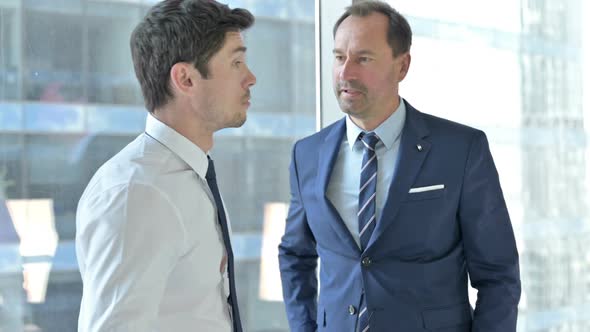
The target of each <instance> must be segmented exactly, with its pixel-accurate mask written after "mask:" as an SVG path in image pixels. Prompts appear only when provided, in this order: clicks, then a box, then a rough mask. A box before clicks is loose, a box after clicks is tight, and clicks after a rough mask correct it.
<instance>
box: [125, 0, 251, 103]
mask: <svg viewBox="0 0 590 332" xmlns="http://www.w3.org/2000/svg"><path fill="white" fill-rule="evenodd" d="M252 24H254V16H252V14H251V13H250V12H249V11H247V10H246V9H241V8H236V9H230V8H229V7H228V6H227V5H223V4H220V3H218V2H216V1H213V0H165V1H162V2H160V3H158V4H156V5H155V6H153V7H152V8H151V9H150V10H149V11H148V13H147V14H146V16H145V17H144V18H143V20H142V21H141V22H140V23H139V24H138V25H137V27H136V28H135V30H133V33H132V34H131V40H130V46H131V56H132V58H133V66H134V68H135V75H136V76H137V79H138V80H139V84H140V85H141V91H142V93H143V97H144V99H145V105H146V108H147V109H148V111H150V112H153V111H154V110H155V109H156V108H158V107H161V106H164V105H165V104H166V103H167V102H168V100H169V99H170V98H171V97H172V92H171V89H170V79H169V75H170V69H171V68H172V66H173V65H174V64H176V63H178V62H188V63H192V64H193V65H194V66H195V68H197V70H198V71H199V72H200V73H201V75H202V76H203V77H204V78H207V77H208V75H209V68H208V64H209V60H210V59H211V57H212V56H213V55H214V54H215V53H217V52H218V51H219V50H220V49H221V48H222V47H223V43H224V41H225V35H226V33H227V32H230V31H243V30H245V29H247V28H249V27H250V26H252Z"/></svg>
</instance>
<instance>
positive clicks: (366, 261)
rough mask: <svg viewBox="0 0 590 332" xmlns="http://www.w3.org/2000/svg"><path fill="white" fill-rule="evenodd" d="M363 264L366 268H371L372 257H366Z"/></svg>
mask: <svg viewBox="0 0 590 332" xmlns="http://www.w3.org/2000/svg"><path fill="white" fill-rule="evenodd" d="M361 263H362V264H363V266H364V267H369V266H370V265H371V263H372V261H371V257H368V256H367V257H365V258H363V260H362V261H361Z"/></svg>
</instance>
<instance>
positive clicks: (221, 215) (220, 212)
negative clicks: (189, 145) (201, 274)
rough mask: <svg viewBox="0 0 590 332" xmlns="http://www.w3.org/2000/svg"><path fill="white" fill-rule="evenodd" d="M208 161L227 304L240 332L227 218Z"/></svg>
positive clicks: (232, 255)
mask: <svg viewBox="0 0 590 332" xmlns="http://www.w3.org/2000/svg"><path fill="white" fill-rule="evenodd" d="M207 159H209V167H208V168H207V174H206V175H205V179H207V184H208V185H209V189H211V193H212V194H213V199H215V205H216V206H217V221H218V222H219V225H220V226H221V232H222V235H223V244H224V245H225V251H226V253H227V274H228V279H229V298H228V299H227V300H228V303H229V305H230V306H231V313H232V322H233V331H234V332H242V323H241V321H240V312H239V311H238V299H237V296H236V282H235V274H234V254H233V252H232V248H231V242H230V239H229V229H228V227H227V218H226V216H225V210H224V208H223V202H222V201H221V195H220V194H219V188H218V187H217V178H216V176H215V166H214V165H213V159H211V158H210V157H209V156H207Z"/></svg>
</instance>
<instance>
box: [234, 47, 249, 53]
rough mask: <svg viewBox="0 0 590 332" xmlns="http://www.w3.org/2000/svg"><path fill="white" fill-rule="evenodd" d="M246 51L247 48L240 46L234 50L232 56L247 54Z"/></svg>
mask: <svg viewBox="0 0 590 332" xmlns="http://www.w3.org/2000/svg"><path fill="white" fill-rule="evenodd" d="M246 50H247V48H246V46H238V47H236V48H234V50H233V51H232V54H233V53H240V52H243V53H246Z"/></svg>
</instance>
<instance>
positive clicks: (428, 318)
mask: <svg viewBox="0 0 590 332" xmlns="http://www.w3.org/2000/svg"><path fill="white" fill-rule="evenodd" d="M406 105H407V114H406V123H405V124H404V129H403V132H402V139H401V146H400V157H399V164H398V169H397V173H396V175H395V177H394V179H393V182H392V183H391V185H390V188H389V194H388V198H387V201H386V203H385V206H384V209H383V212H382V216H381V218H380V219H379V220H378V222H377V225H376V227H375V230H374V232H373V234H372V236H371V239H370V241H369V244H368V246H367V248H366V250H365V251H364V252H361V250H360V249H359V247H358V246H357V244H356V243H355V241H354V240H353V238H352V236H351V234H350V232H349V231H348V229H347V228H346V226H345V224H344V222H343V221H342V219H341V217H340V215H339V214H338V212H337V211H336V209H335V208H334V206H333V205H332V203H331V202H330V201H329V200H328V198H327V197H326V190H327V187H328V183H329V181H330V174H331V170H332V168H333V166H334V163H335V161H336V158H337V155H338V150H339V147H340V144H341V142H342V139H343V136H344V135H345V132H346V128H345V126H346V125H345V120H344V119H342V120H340V121H338V122H336V123H334V124H333V125H331V126H329V127H327V128H325V129H323V130H321V131H320V132H318V133H316V134H314V135H312V136H309V137H307V138H304V139H302V140H301V141H299V142H297V143H296V144H295V146H294V148H293V159H292V163H291V169H290V171H291V179H290V181H291V204H290V208H289V214H288V217H287V224H286V230H285V234H284V236H283V238H282V241H281V244H280V245H279V263H280V269H281V279H282V283H283V295H284V300H285V305H286V308H287V316H288V319H289V324H290V327H291V331H296V332H308V331H317V330H319V331H337V332H342V331H346V332H348V331H351V332H352V331H354V329H355V324H356V316H357V315H356V313H357V310H358V305H359V303H360V297H361V294H362V292H363V289H364V292H365V294H366V295H365V296H366V301H367V307H368V310H369V314H370V326H371V331H376V332H378V331H400V332H414V331H415V332H418V331H420V332H422V331H447V332H451V331H453V332H467V331H472V332H492V331H497V332H512V331H516V317H517V305H518V301H519V298H520V277H519V266H518V252H517V249H516V244H515V240H514V234H513V230H512V226H511V223H510V218H509V216H508V211H507V209H506V204H505V201H504V197H503V195H502V190H501V188H500V183H499V180H498V173H497V171H496V168H495V166H494V162H493V159H492V156H491V153H490V150H489V147H488V142H487V139H486V136H485V134H484V133H483V132H482V131H479V130H476V129H473V128H469V127H467V126H464V125H460V124H457V123H453V122H451V121H448V120H444V119H440V118H437V117H434V116H431V115H427V114H424V113H421V112H419V111H417V110H416V109H414V108H413V107H412V106H411V105H409V104H408V103H407V102H406ZM418 145H420V146H421V149H418ZM438 184H443V185H444V189H441V190H431V191H424V192H417V193H409V191H410V189H411V188H416V187H427V186H432V185H438ZM318 257H319V258H320V264H321V266H320V272H319V276H320V283H319V284H320V286H321V287H320V291H319V298H318V281H317V277H316V275H317V274H316V267H317V262H318ZM468 275H469V278H470V279H471V284H472V286H473V287H475V288H476V289H477V290H478V298H477V303H476V306H475V310H473V308H472V307H471V306H470V304H469V300H468V295H467V289H468V287H467V282H468Z"/></svg>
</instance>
